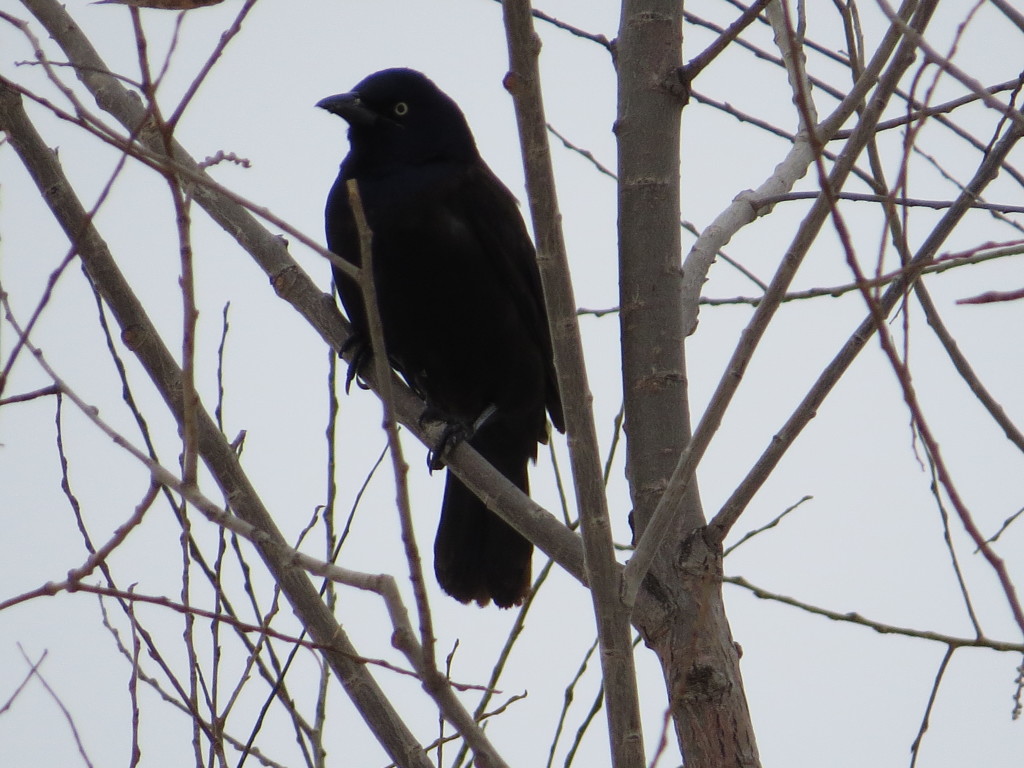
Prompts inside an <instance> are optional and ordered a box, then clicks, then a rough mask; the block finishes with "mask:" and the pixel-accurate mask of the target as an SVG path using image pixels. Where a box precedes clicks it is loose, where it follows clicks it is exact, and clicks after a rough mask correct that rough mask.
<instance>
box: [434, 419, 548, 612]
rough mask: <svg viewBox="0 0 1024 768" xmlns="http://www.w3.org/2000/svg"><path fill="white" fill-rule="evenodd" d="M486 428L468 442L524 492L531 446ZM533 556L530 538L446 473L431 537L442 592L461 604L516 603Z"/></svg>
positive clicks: (526, 586) (526, 585) (522, 595)
mask: <svg viewBox="0 0 1024 768" xmlns="http://www.w3.org/2000/svg"><path fill="white" fill-rule="evenodd" d="M488 432H489V434H487V433H485V434H477V435H476V436H475V437H474V438H473V439H472V440H471V441H470V444H471V445H472V446H473V447H474V448H476V449H477V450H478V451H480V453H481V454H482V455H483V456H484V457H485V458H486V459H488V460H489V461H490V462H491V463H492V464H494V466H495V468H496V469H498V470H499V471H500V472H501V473H502V474H503V475H505V477H507V478H508V479H509V480H511V481H512V482H513V483H515V485H516V486H517V487H518V488H520V489H521V490H522V491H523V492H524V493H529V490H530V488H529V479H528V476H527V466H528V464H529V460H530V458H531V456H532V452H533V450H534V448H533V447H532V446H530V447H529V448H527V449H526V450H524V449H523V446H522V442H523V441H521V440H511V439H507V438H508V437H509V436H508V435H502V434H501V433H500V432H496V431H494V430H493V429H492V430H488ZM532 555H533V545H532V544H531V543H530V542H529V541H527V540H526V539H525V538H523V537H522V536H521V535H520V534H519V533H517V532H516V530H515V529H514V528H512V526H510V525H509V524H508V523H506V522H505V521H504V520H502V519H501V518H500V517H498V516H497V515H496V514H494V513H493V512H491V511H490V510H489V509H487V507H486V505H484V503H483V502H482V501H480V500H479V499H478V498H477V497H476V495H475V494H474V493H473V492H472V491H471V490H469V488H467V487H466V486H465V485H463V484H462V483H461V482H460V481H459V479H458V478H456V477H455V476H454V475H453V474H452V473H451V472H448V475H447V480H446V482H445V488H444V501H443V503H442V505H441V522H440V523H439V525H438V528H437V537H436V538H435V540H434V573H435V574H436V575H437V580H438V583H440V585H441V588H442V589H444V591H445V592H447V593H448V594H449V595H451V596H452V597H454V598H455V599H456V600H459V601H461V602H463V603H468V602H470V601H471V600H475V601H476V602H477V603H479V604H480V605H481V606H483V605H487V604H488V603H489V602H490V601H491V600H494V603H495V604H496V605H497V606H498V607H500V608H511V607H512V606H514V605H519V604H521V603H522V602H523V599H524V598H525V597H526V595H527V593H528V592H529V590H530V581H531V574H530V565H531V559H532Z"/></svg>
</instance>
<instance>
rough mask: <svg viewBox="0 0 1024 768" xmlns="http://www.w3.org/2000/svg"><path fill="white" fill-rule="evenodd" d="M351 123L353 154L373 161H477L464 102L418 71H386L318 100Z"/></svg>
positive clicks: (367, 160)
mask: <svg viewBox="0 0 1024 768" xmlns="http://www.w3.org/2000/svg"><path fill="white" fill-rule="evenodd" d="M317 106H318V107H321V108H322V109H326V110H327V111H328V112H331V113H333V114H335V115H338V116H339V117H341V118H344V119H345V120H346V121H347V122H348V124H349V134H348V135H349V142H350V144H351V145H352V150H351V155H350V157H352V158H353V159H356V158H358V159H359V160H360V162H363V163H368V164H387V163H391V162H399V163H423V162H429V161H432V160H453V161H459V160H464V161H471V160H473V159H475V158H476V157H477V156H478V155H477V150H476V144H475V142H474V141H473V134H472V133H471V132H470V130H469V125H468V124H467V123H466V118H465V116H464V115H463V114H462V110H461V109H459V106H458V105H457V104H456V103H455V102H454V101H452V99H451V98H450V97H449V96H448V95H447V94H446V93H445V92H444V91H442V90H441V89H440V88H438V87H437V86H436V85H434V83H433V81H432V80H430V79H429V78H427V77H426V76H425V75H423V74H422V73H420V72H417V71H415V70H413V69H385V70H382V71H380V72H375V73H374V74H372V75H370V76H369V77H366V78H364V79H363V80H362V81H361V82H360V83H359V84H358V85H356V87H355V88H354V89H352V90H351V91H350V92H348V93H339V94H337V95H335V96H328V97H327V98H326V99H322V100H320V101H319V102H317Z"/></svg>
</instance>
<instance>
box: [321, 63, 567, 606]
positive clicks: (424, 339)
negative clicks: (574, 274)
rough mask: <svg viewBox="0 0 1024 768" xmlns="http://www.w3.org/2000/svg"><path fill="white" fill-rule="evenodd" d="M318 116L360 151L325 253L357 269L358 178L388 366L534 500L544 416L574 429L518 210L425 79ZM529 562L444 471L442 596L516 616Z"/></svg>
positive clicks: (377, 85)
mask: <svg viewBox="0 0 1024 768" xmlns="http://www.w3.org/2000/svg"><path fill="white" fill-rule="evenodd" d="M317 106H319V107H322V108H323V109H326V110H327V111H329V112H332V113H334V114H336V115H339V116H340V117H342V118H344V119H345V120H346V121H347V122H348V124H349V132H348V137H349V144H350V149H349V154H348V156H347V157H346V158H345V159H344V161H343V162H342V164H341V171H340V173H339V175H338V180H337V181H336V182H335V184H334V187H333V188H332V189H331V192H330V195H329V197H328V199H327V210H326V220H327V221H326V223H327V244H328V247H329V248H330V249H331V250H332V251H333V252H334V253H336V254H337V255H338V256H340V257H342V258H343V259H346V260H347V261H350V262H352V263H353V264H356V265H359V263H360V261H361V260H360V255H359V243H358V235H357V232H356V227H355V223H354V219H353V216H352V210H351V207H350V203H349V197H348V190H347V187H346V182H347V181H348V180H349V179H356V181H357V182H358V186H359V193H360V197H361V199H362V203H363V207H364V209H365V211H366V217H367V221H368V222H369V225H370V229H371V230H372V232H373V246H372V247H373V280H374V286H375V288H376V293H377V303H378V305H379V306H378V309H379V312H380V318H381V323H382V326H383V332H384V341H385V345H386V347H387V351H388V355H389V357H390V359H391V360H390V362H391V365H392V366H393V367H394V368H395V370H397V371H398V372H399V374H401V375H402V377H403V378H404V379H405V380H406V381H407V382H408V383H409V385H410V387H412V388H413V389H414V390H415V391H416V392H418V393H419V394H420V395H421V396H422V397H423V398H424V400H425V401H426V403H427V406H428V413H430V414H431V415H432V416H434V417H438V418H440V419H442V420H444V421H445V422H447V424H448V425H449V430H450V432H449V433H448V434H455V435H462V436H464V437H465V438H466V439H468V441H469V444H470V445H472V446H473V447H474V448H475V449H476V450H477V451H479V452H480V453H481V454H482V455H483V456H484V457H485V458H486V459H488V460H489V461H490V462H491V463H492V464H493V465H494V466H495V467H496V468H497V469H498V470H499V471H500V472H501V473H502V474H503V475H505V477H507V478H508V479H509V480H511V481H512V482H513V483H515V484H516V486H518V487H519V488H521V489H522V490H523V491H524V492H526V493H528V492H529V481H528V477H527V465H528V463H529V461H530V460H531V459H536V456H537V443H538V442H540V443H545V442H547V419H546V416H545V411H546V412H547V413H549V414H550V416H551V421H552V423H553V424H554V425H555V427H557V428H558V429H559V430H563V429H564V427H563V419H562V405H561V400H560V399H559V393H558V387H557V383H556V380H555V371H554V365H553V362H552V353H551V338H550V335H549V332H548V324H547V315H546V312H545V308H544V296H543V293H542V292H541V284H540V276H539V273H538V271H537V264H536V260H535V256H534V249H533V245H532V243H531V241H530V237H529V235H528V234H527V231H526V227H525V225H524V224H523V219H522V216H521V215H520V213H519V209H518V207H517V204H516V201H515V198H514V197H513V196H512V193H511V192H509V191H508V189H506V188H505V186H504V185H503V184H502V183H501V182H500V181H499V180H498V178H497V177H496V176H495V175H494V173H493V172H492V171H491V170H490V168H488V167H487V165H486V164H485V163H484V161H483V160H482V159H481V157H480V154H479V152H478V151H477V148H476V143H475V141H474V140H473V135H472V133H471V132H470V129H469V126H468V124H467V123H466V119H465V117H464V116H463V114H462V111H461V110H460V109H459V107H458V105H456V103H455V102H454V101H453V100H452V99H451V98H450V97H449V96H447V95H446V94H445V93H443V92H442V91H441V90H440V89H439V88H438V87H437V86H436V85H435V84H434V83H433V82H432V81H431V80H429V79H428V78H427V77H425V76H424V75H422V74H421V73H419V72H416V71H414V70H411V69H387V70H384V71H382V72H377V73H375V74H372V75H370V76H369V77H367V78H365V79H364V80H363V81H362V82H360V83H359V84H358V85H356V86H355V88H354V90H352V91H351V92H349V93H342V94H338V95H337V96H329V97H328V98H326V99H323V100H322V101H320V102H319V103H318V104H317ZM335 278H336V282H337V285H338V292H339V293H340V294H341V300H342V303H343V304H344V307H345V310H346V312H347V314H348V316H349V318H350V319H351V321H352V325H353V328H354V331H355V334H356V335H355V339H356V340H357V343H358V344H361V345H362V346H363V348H364V349H365V348H366V346H367V345H368V329H367V325H366V323H367V321H366V311H365V308H364V304H363V298H362V294H361V292H360V289H359V286H358V284H357V283H356V282H355V281H353V280H352V279H351V278H350V277H348V276H347V275H345V274H343V273H342V272H340V271H339V270H335ZM362 357H365V355H363V356H362ZM532 552H533V546H532V545H531V544H530V543H529V542H528V541H527V540H526V539H524V538H523V537H522V536H520V535H519V533H517V532H516V531H515V530H514V529H513V528H511V527H510V526H509V525H508V524H507V523H505V521H503V520H502V519H501V518H499V517H498V516H497V515H495V514H494V513H493V512H491V511H490V510H488V509H487V508H486V507H485V506H484V504H483V502H481V501H480V500H479V499H477V497H476V496H475V495H474V494H473V492H472V491H470V490H469V489H468V488H466V486H464V485H463V484H462V483H461V482H460V481H459V480H458V479H457V478H456V477H455V476H454V475H452V474H451V472H448V476H447V480H446V484H445V491H444V501H443V503H442V506H441V521H440V524H439V525H438V529H437V537H436V539H435V541H434V572H435V573H436V575H437V580H438V582H439V583H440V584H441V587H442V588H443V589H444V591H445V592H447V593H448V594H449V595H451V596H452V597H454V598H455V599H457V600H460V601H461V602H464V603H466V602H469V601H470V600H475V601H476V602H477V603H479V604H480V605H486V604H487V603H488V602H489V601H491V600H494V602H495V603H496V604H497V605H498V606H500V607H502V608H508V607H511V606H513V605H519V604H520V603H522V601H523V598H524V597H525V596H526V594H527V592H528V590H529V588H530V560H531V555H532Z"/></svg>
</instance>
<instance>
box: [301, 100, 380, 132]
mask: <svg viewBox="0 0 1024 768" xmlns="http://www.w3.org/2000/svg"><path fill="white" fill-rule="evenodd" d="M316 105H317V106H318V107H320V108H321V109H326V110H327V111H328V112H331V113H332V114H335V115H337V116H338V117H340V118H343V119H344V120H346V121H348V124H349V125H367V126H369V125H373V124H374V123H376V122H377V120H378V119H379V117H380V116H379V115H378V114H377V113H376V112H374V111H373V110H372V109H370V108H369V107H368V106H366V104H364V103H363V102H362V101H361V100H360V98H359V94H358V93H355V92H352V93H339V94H337V95H335V96H328V97H327V98H326V99H320V101H318V102H317V103H316Z"/></svg>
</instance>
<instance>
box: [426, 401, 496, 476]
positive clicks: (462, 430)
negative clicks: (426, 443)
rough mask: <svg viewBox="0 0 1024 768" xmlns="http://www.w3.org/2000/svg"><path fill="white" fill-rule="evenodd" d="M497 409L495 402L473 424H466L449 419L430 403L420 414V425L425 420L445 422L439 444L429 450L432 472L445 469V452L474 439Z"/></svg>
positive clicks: (429, 462)
mask: <svg viewBox="0 0 1024 768" xmlns="http://www.w3.org/2000/svg"><path fill="white" fill-rule="evenodd" d="M497 410H498V409H497V408H496V407H495V406H494V405H493V404H492V405H488V406H487V407H486V408H484V410H483V413H481V414H480V415H479V416H478V417H477V419H476V421H474V422H473V424H472V425H471V426H466V425H465V424H463V423H461V422H449V421H447V419H445V418H444V416H443V414H441V413H440V412H439V411H438V410H437V409H436V408H433V407H431V406H429V405H428V406H427V407H426V408H425V409H424V411H423V413H422V414H421V415H420V425H421V426H422V425H423V422H425V421H441V422H444V423H445V425H444V430H443V431H442V432H441V437H440V438H439V439H438V441H437V445H436V446H434V448H432V449H431V450H429V451H427V468H428V469H429V470H430V471H431V472H433V471H434V470H436V469H443V468H444V464H445V462H444V457H445V454H447V453H448V451H450V450H452V449H453V448H455V447H456V446H457V445H458V444H459V443H461V442H463V441H464V440H470V439H472V437H473V435H475V434H476V433H477V430H479V429H480V428H481V427H482V426H483V425H484V424H486V423H487V421H488V420H489V419H490V418H491V417H492V416H493V415H494V414H495V412H496V411H497Z"/></svg>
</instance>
